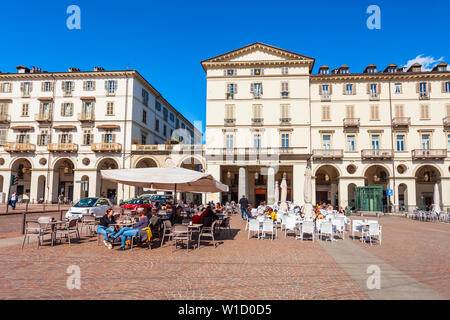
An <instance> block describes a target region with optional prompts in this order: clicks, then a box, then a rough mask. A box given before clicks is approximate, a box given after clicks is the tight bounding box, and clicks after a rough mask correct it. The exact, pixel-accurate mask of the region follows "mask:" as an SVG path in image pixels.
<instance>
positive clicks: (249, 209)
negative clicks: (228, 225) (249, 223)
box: [246, 206, 258, 219]
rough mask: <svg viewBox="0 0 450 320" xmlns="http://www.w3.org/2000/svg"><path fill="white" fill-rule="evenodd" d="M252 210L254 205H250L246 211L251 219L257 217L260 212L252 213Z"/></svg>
mask: <svg viewBox="0 0 450 320" xmlns="http://www.w3.org/2000/svg"><path fill="white" fill-rule="evenodd" d="M252 210H253V207H252V206H248V208H247V212H246V214H247V217H248V218H249V219H256V217H257V216H258V214H255V215H254V214H253V213H252Z"/></svg>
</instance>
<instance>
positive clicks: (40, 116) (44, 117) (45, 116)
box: [34, 112, 52, 122]
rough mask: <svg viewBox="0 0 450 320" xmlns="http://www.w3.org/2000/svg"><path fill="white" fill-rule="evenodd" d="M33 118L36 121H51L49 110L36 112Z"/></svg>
mask: <svg viewBox="0 0 450 320" xmlns="http://www.w3.org/2000/svg"><path fill="white" fill-rule="evenodd" d="M34 120H35V121H38V122H50V121H52V116H51V112H49V113H46V112H44V113H37V114H35V115H34Z"/></svg>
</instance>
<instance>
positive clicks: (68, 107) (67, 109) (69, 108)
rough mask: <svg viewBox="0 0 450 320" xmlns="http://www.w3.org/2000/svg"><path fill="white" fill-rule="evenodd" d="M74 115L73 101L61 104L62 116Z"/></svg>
mask: <svg viewBox="0 0 450 320" xmlns="http://www.w3.org/2000/svg"><path fill="white" fill-rule="evenodd" d="M72 115H73V103H70V102H66V103H63V104H62V105H61V116H63V117H70V116H72Z"/></svg>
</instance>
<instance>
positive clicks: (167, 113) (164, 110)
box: [163, 107, 169, 122]
mask: <svg viewBox="0 0 450 320" xmlns="http://www.w3.org/2000/svg"><path fill="white" fill-rule="evenodd" d="M163 118H164V121H166V122H167V119H168V118H169V110H167V109H166V108H165V107H163Z"/></svg>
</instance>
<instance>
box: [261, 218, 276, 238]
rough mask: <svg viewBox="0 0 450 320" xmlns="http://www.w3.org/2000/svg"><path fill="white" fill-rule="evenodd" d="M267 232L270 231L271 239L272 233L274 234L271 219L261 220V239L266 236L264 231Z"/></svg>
mask: <svg viewBox="0 0 450 320" xmlns="http://www.w3.org/2000/svg"><path fill="white" fill-rule="evenodd" d="M267 232H270V233H271V236H272V240H273V235H274V233H275V230H274V225H273V221H272V220H265V221H264V222H263V226H262V236H263V239H264V238H265V237H266V233H267Z"/></svg>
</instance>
